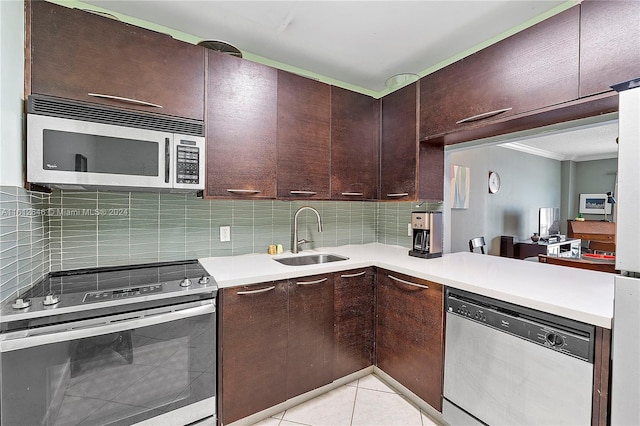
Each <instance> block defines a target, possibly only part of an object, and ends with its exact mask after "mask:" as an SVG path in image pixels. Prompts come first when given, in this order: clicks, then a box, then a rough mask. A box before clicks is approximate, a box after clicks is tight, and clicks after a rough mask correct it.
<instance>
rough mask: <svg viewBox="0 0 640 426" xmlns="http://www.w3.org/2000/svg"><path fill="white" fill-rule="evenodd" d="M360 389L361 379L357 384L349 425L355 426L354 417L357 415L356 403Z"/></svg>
mask: <svg viewBox="0 0 640 426" xmlns="http://www.w3.org/2000/svg"><path fill="white" fill-rule="evenodd" d="M359 388H360V379H358V382H357V383H356V394H355V396H354V398H353V408H352V409H351V420H350V421H349V425H350V426H353V416H354V415H355V414H356V401H358V389H359Z"/></svg>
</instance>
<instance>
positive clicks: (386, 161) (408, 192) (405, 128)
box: [380, 83, 418, 201]
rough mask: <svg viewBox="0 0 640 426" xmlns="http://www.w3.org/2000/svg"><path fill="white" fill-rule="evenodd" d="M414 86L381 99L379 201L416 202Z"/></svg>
mask: <svg viewBox="0 0 640 426" xmlns="http://www.w3.org/2000/svg"><path fill="white" fill-rule="evenodd" d="M417 87H418V84H417V83H413V84H410V85H409V86H406V87H403V88H402V89H399V90H397V91H395V92H393V93H390V94H388V95H387V96H385V97H384V98H382V140H381V144H380V199H381V200H401V201H409V200H415V199H416V186H417V182H416V179H417V172H416V168H417V158H418V134H417V130H418V129H417V124H418V123H417V116H416V115H417V108H418V106H417V90H418V89H417Z"/></svg>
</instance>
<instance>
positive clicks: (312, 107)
mask: <svg viewBox="0 0 640 426" xmlns="http://www.w3.org/2000/svg"><path fill="white" fill-rule="evenodd" d="M330 122H331V86H329V85H328V84H324V83H321V82H319V81H316V80H312V79H309V78H305V77H302V76H299V75H295V74H291V73H288V72H285V71H280V70H279V71H278V136H277V167H278V169H277V170H278V178H277V182H278V183H277V186H278V198H286V199H294V198H295V199H298V198H299V199H325V200H326V199H329V198H330V197H331V191H330V182H331V176H330V170H331V131H330Z"/></svg>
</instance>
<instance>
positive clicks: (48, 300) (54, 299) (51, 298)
mask: <svg viewBox="0 0 640 426" xmlns="http://www.w3.org/2000/svg"><path fill="white" fill-rule="evenodd" d="M58 302H60V298H59V297H58V296H56V295H55V294H53V293H49V294H47V295H46V296H45V297H44V300H43V301H42V304H43V305H44V306H52V305H55V304H57V303H58Z"/></svg>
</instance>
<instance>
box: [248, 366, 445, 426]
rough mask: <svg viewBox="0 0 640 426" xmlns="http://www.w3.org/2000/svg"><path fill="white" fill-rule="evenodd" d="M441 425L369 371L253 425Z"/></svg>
mask: <svg viewBox="0 0 640 426" xmlns="http://www.w3.org/2000/svg"><path fill="white" fill-rule="evenodd" d="M296 425H298V426H299V425H305V426H339V425H353V426H356V425H358V426H396V425H397V426H439V423H438V422H436V421H434V420H433V419H431V418H430V417H428V416H427V415H426V414H425V413H424V412H423V411H422V410H420V408H418V407H416V406H415V405H413V404H412V403H411V402H409V400H407V399H406V398H404V397H403V396H402V395H400V394H399V393H398V392H397V391H395V390H394V389H392V388H391V387H389V386H388V385H387V384H386V383H384V382H383V381H382V380H380V378H378V376H376V375H374V374H370V375H368V376H365V377H362V378H360V379H358V380H356V381H354V382H351V383H348V384H346V385H344V386H341V387H339V388H337V389H334V390H332V391H330V392H327V393H325V394H323V395H320V396H318V397H316V398H314V399H311V400H309V401H307V402H304V403H302V404H300V405H297V406H295V407H293V408H290V409H288V410H286V411H283V412H281V413H278V414H277V415H274V416H272V417H269V418H267V419H265V420H262V421H260V422H258V423H255V424H254V425H253V426H296Z"/></svg>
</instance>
